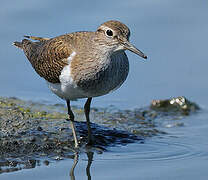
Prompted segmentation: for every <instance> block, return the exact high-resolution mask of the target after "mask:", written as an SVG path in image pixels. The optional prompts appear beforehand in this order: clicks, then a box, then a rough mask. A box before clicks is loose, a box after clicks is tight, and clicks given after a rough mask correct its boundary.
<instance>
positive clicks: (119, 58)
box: [74, 51, 129, 97]
mask: <svg viewBox="0 0 208 180" xmlns="http://www.w3.org/2000/svg"><path fill="white" fill-rule="evenodd" d="M128 72H129V62H128V58H127V56H126V54H125V52H124V51H119V52H116V53H114V54H112V55H111V56H109V57H108V58H107V59H104V60H99V61H98V60H96V61H95V60H94V61H93V62H92V63H89V65H87V64H86V67H85V68H84V69H83V70H82V71H79V72H77V73H78V74H79V75H77V77H78V79H76V78H75V79H74V80H75V82H76V84H77V86H78V87H79V88H80V89H81V90H82V91H83V92H85V95H86V96H87V97H96V96H101V95H104V94H107V93H109V92H110V91H113V90H115V89H117V88H119V87H120V86H121V85H122V84H123V82H124V81H125V80H126V78H127V75H128ZM75 77H76V76H75Z"/></svg>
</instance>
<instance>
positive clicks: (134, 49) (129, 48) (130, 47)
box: [123, 41, 147, 59]
mask: <svg viewBox="0 0 208 180" xmlns="http://www.w3.org/2000/svg"><path fill="white" fill-rule="evenodd" d="M123 46H124V49H126V50H129V51H131V52H133V53H135V54H137V55H139V56H141V57H142V58H144V59H147V56H146V55H145V54H144V53H143V52H141V51H140V50H139V49H137V48H136V47H135V46H133V45H132V44H131V43H130V42H129V41H125V42H124V43H123Z"/></svg>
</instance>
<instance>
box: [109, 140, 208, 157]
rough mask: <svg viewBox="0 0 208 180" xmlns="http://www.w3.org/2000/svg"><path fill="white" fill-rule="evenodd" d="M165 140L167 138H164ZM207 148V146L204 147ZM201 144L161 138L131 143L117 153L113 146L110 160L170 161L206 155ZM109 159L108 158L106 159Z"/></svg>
mask: <svg viewBox="0 0 208 180" xmlns="http://www.w3.org/2000/svg"><path fill="white" fill-rule="evenodd" d="M166 140H167V139H166ZM206 149H207V148H206ZM203 150H204V148H203V145H201V146H197V145H192V144H186V143H181V142H167V141H163V140H161V141H160V140H157V141H154V140H151V141H148V142H147V143H144V144H136V143H135V144H131V145H128V146H126V147H124V148H122V152H121V149H119V151H118V153H115V151H116V150H114V148H113V150H112V151H113V152H114V153H113V154H114V155H113V156H111V158H112V160H116V159H123V160H124V159H129V160H133V159H137V160H138V159H140V160H145V161H170V160H182V159H191V158H196V157H204V156H206V157H208V152H205V151H203ZM108 160H109V159H108Z"/></svg>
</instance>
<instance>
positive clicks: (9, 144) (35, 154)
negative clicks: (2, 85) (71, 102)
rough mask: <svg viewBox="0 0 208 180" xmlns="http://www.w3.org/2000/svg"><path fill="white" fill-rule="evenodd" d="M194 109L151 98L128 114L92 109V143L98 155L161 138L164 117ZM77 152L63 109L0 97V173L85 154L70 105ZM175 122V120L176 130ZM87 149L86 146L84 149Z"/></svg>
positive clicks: (80, 126) (82, 127) (80, 120)
mask: <svg viewBox="0 0 208 180" xmlns="http://www.w3.org/2000/svg"><path fill="white" fill-rule="evenodd" d="M199 109H200V108H199V106H198V105H197V104H195V103H193V102H191V101H189V100H187V99H186V98H185V97H177V98H172V99H167V100H153V101H152V102H151V104H150V106H149V107H145V108H139V109H134V110H122V111H118V110H112V109H111V108H105V109H96V108H94V109H92V110H91V122H92V123H91V127H92V132H93V137H94V141H95V145H94V146H93V147H91V150H93V151H96V152H97V153H102V152H103V151H105V150H107V148H108V147H109V146H116V145H125V144H127V143H132V142H135V141H137V142H140V143H144V141H145V139H146V138H150V137H152V136H156V135H160V134H166V132H164V131H162V130H161V129H160V124H161V122H162V121H163V120H164V119H169V120H171V119H175V118H179V119H180V118H181V117H186V116H189V115H191V114H192V113H195V112H197V111H198V110H199ZM73 111H74V113H75V118H76V129H77V132H78V139H79V144H80V149H79V150H75V149H74V143H73V136H72V132H71V129H70V124H69V121H67V114H66V112H67V111H66V108H65V106H64V105H61V104H56V105H46V104H41V103H34V102H30V101H23V100H20V99H17V98H3V97H1V98H0V173H4V172H11V171H17V170H21V169H25V168H26V169H27V168H34V167H36V166H38V165H40V164H45V165H48V164H49V163H50V162H51V161H54V160H62V159H65V158H73V156H74V152H75V151H76V152H77V151H85V150H86V137H87V126H86V123H85V117H84V112H83V109H82V108H79V107H73ZM179 125H180V122H178V126H179ZM88 148H89V147H88Z"/></svg>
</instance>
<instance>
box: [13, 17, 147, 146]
mask: <svg viewBox="0 0 208 180" xmlns="http://www.w3.org/2000/svg"><path fill="white" fill-rule="evenodd" d="M24 37H25V38H24V39H23V40H22V41H21V42H17V41H15V42H14V43H13V45H14V46H16V47H18V48H20V49H22V50H23V52H24V54H25V56H26V57H27V59H28V60H29V62H30V63H31V65H32V67H33V68H34V70H35V71H36V72H37V74H38V75H39V76H40V77H42V78H44V79H45V80H46V82H47V84H48V87H49V89H50V90H51V91H52V92H53V93H54V94H56V95H57V96H58V97H60V98H62V99H63V100H65V101H66V104H67V109H68V117H69V120H70V125H71V129H72V134H73V139H74V147H75V148H78V147H79V143H78V139H77V133H76V127H75V120H74V119H75V118H74V114H73V112H72V109H71V101H73V100H77V99H80V98H87V100H86V103H85V105H84V112H85V117H86V124H87V129H88V135H87V145H93V136H92V131H91V126H90V117H89V115H90V106H91V101H92V98H94V97H98V96H103V95H106V94H108V93H110V92H112V91H115V90H116V89H118V88H119V87H120V86H121V85H122V84H123V82H124V81H125V80H126V78H127V75H128V73H129V61H128V57H127V55H126V53H125V51H126V50H129V51H131V52H133V53H135V54H137V55H139V56H140V57H142V58H144V59H147V56H146V55H145V54H144V53H143V52H142V51H140V50H139V49H137V48H136V47H135V46H134V45H132V44H131V43H130V41H129V37H130V29H129V28H128V27H127V26H126V25H125V24H123V23H122V22H120V21H117V20H110V21H107V22H104V23H103V24H101V25H100V26H99V27H98V28H97V30H96V31H77V32H73V33H67V34H64V35H60V36H57V37H54V38H44V37H36V36H24ZM29 39H30V40H29Z"/></svg>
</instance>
